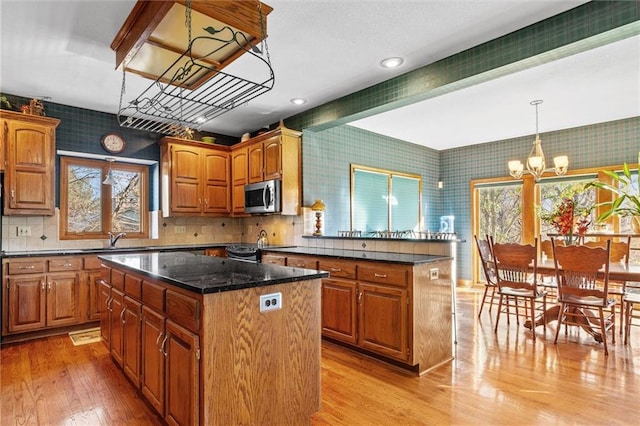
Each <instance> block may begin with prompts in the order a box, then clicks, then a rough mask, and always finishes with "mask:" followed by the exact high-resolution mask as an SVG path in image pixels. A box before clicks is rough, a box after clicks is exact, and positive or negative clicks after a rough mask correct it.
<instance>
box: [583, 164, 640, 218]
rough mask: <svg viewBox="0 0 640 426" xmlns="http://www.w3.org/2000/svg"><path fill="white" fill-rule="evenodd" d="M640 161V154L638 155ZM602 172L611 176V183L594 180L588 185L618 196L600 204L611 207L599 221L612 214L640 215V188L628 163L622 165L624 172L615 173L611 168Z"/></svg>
mask: <svg viewBox="0 0 640 426" xmlns="http://www.w3.org/2000/svg"><path fill="white" fill-rule="evenodd" d="M638 162H639V163H640V155H639V156H638ZM602 173H604V174H605V175H607V176H608V177H610V178H611V183H608V182H600V181H594V182H591V183H588V184H587V186H593V187H596V188H599V189H604V190H606V191H609V192H611V193H612V194H615V195H616V196H617V197H616V198H615V199H614V200H613V201H608V202H605V203H600V204H598V205H599V206H605V207H609V209H608V210H606V211H604V212H603V213H602V214H600V216H599V217H598V222H601V221H603V220H606V219H607V218H608V217H610V216H612V215H618V216H640V188H639V185H638V184H636V185H635V186H634V184H633V178H632V174H631V169H630V168H629V165H628V164H627V163H624V166H623V167H622V173H621V174H618V173H614V172H612V171H609V170H603V171H602ZM638 175H639V176H640V164H639V165H638Z"/></svg>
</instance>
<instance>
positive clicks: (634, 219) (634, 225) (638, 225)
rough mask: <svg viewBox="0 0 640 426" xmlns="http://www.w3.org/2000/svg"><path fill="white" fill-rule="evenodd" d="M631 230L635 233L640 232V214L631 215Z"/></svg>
mask: <svg viewBox="0 0 640 426" xmlns="http://www.w3.org/2000/svg"><path fill="white" fill-rule="evenodd" d="M631 230H632V231H633V233H634V234H640V216H631Z"/></svg>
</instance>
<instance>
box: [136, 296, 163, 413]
mask: <svg viewBox="0 0 640 426" xmlns="http://www.w3.org/2000/svg"><path fill="white" fill-rule="evenodd" d="M164 324H165V316H164V315H162V314H161V313H158V312H156V311H155V310H153V309H150V308H149V307H147V306H143V308H142V337H141V339H142V345H141V350H142V354H141V355H142V365H141V372H140V389H141V391H142V394H143V395H144V396H145V398H147V401H149V404H151V406H152V407H153V408H155V410H156V411H157V412H158V413H160V415H162V416H164V386H165V380H164V377H165V362H164V353H163V351H162V344H163V343H165V342H164V337H165V331H164Z"/></svg>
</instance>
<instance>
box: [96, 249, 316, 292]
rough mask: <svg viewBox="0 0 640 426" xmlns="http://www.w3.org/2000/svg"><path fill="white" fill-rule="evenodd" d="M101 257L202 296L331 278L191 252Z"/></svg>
mask: <svg viewBox="0 0 640 426" xmlns="http://www.w3.org/2000/svg"><path fill="white" fill-rule="evenodd" d="M99 257H100V259H102V260H105V261H108V262H113V263H114V264H116V265H119V266H122V267H123V268H124V269H129V270H132V271H135V272H139V273H141V274H143V275H146V276H148V277H151V278H156V279H160V280H162V281H164V282H167V283H169V284H174V285H176V286H178V287H182V288H184V289H186V290H190V291H193V292H196V293H202V294H207V293H219V292H223V291H231V290H240V289H244V288H251V287H262V286H267V285H274V284H282V283H289V282H295V281H306V280H311V279H315V278H326V277H328V276H329V274H328V273H327V272H321V271H316V270H311V269H302V268H290V267H285V266H276V265H266V264H261V263H249V262H241V261H237V260H230V259H224V258H219V257H210V256H202V255H196V254H193V253H188V252H154V253H127V254H117V255H113V254H109V255H107V254H103V255H100V256H99Z"/></svg>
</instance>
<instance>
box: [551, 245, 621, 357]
mask: <svg viewBox="0 0 640 426" xmlns="http://www.w3.org/2000/svg"><path fill="white" fill-rule="evenodd" d="M551 245H552V247H553V259H554V264H555V270H556V280H557V282H558V302H559V303H560V310H559V311H558V326H557V328H556V336H555V339H554V341H553V342H554V343H556V344H557V343H558V334H559V333H560V328H561V326H562V324H565V325H569V326H579V327H583V328H585V327H588V328H590V329H592V330H593V331H594V332H595V331H598V332H599V336H600V338H601V340H602V343H603V344H604V353H605V355H609V349H608V347H607V331H609V330H611V337H612V343H615V342H616V336H615V306H616V301H615V300H614V299H611V298H610V295H609V262H610V261H609V256H610V250H611V241H607V242H606V247H605V248H603V247H589V246H586V245H568V246H564V245H561V244H556V241H555V239H551ZM592 310H597V312H598V313H597V315H594V314H593V312H592ZM605 313H606V315H605ZM565 333H566V327H565Z"/></svg>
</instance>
